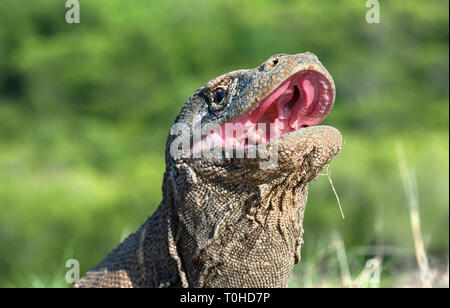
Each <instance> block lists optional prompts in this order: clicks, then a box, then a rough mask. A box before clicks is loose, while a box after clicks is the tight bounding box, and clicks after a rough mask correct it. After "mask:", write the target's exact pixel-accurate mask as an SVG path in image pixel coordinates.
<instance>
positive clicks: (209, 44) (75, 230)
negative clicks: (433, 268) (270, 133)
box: [0, 0, 449, 286]
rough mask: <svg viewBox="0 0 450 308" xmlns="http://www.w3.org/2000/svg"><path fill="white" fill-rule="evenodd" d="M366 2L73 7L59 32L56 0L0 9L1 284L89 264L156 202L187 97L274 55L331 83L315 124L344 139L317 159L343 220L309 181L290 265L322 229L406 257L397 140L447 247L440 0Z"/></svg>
mask: <svg viewBox="0 0 450 308" xmlns="http://www.w3.org/2000/svg"><path fill="white" fill-rule="evenodd" d="M380 2H381V4H380V7H381V24H367V23H366V22H365V14H366V11H367V8H366V7H365V5H364V3H365V1H356V0H345V1H320V2H318V1H313V0H307V1H288V0H286V1H280V2H274V1H268V0H253V1H234V0H233V1H230V0H228V1H226V0H223V1H201V0H194V1H183V0H178V1H148V0H145V1H144V0H139V1H138V0H135V1H129V2H127V1H118V0H97V1H84V0H80V5H81V23H80V24H76V25H75V24H72V25H71V24H66V23H65V20H64V16H65V12H66V8H65V7H64V2H63V1H55V0H53V1H52V0H46V1H31V0H28V1H16V0H2V1H1V2H0V212H1V215H0V239H1V241H0V285H2V286H44V285H47V286H64V282H63V279H64V278H63V277H64V270H65V269H64V264H65V260H66V259H67V258H77V259H79V260H80V263H81V267H82V270H83V271H85V270H87V269H88V268H89V267H90V266H92V265H94V264H95V263H96V262H98V261H99V260H100V259H101V258H102V257H103V256H104V255H105V254H106V253H107V252H108V251H109V250H110V249H111V248H113V247H114V246H115V245H116V244H117V243H118V241H119V240H120V239H121V238H122V237H123V236H125V235H127V234H128V233H129V232H132V231H134V230H135V229H136V228H137V227H138V226H139V224H141V223H142V222H143V221H144V220H145V217H146V215H150V214H151V213H152V212H153V211H154V210H155V208H156V207H157V205H158V204H159V201H160V199H161V192H160V187H161V179H162V173H163V171H164V159H163V151H164V146H165V138H166V136H167V134H168V130H169V127H170V125H171V124H172V122H173V120H174V118H175V116H176V114H177V113H178V110H179V109H180V107H181V106H182V104H183V103H184V101H185V100H186V99H187V98H188V97H189V96H190V94H192V93H193V91H194V90H196V89H197V88H198V87H200V86H201V85H203V84H204V83H205V82H207V81H208V80H209V79H211V78H213V77H216V76H217V75H219V74H222V73H225V72H228V71H231V70H234V69H240V68H247V67H254V66H256V65H259V64H260V63H262V62H263V61H264V60H265V59H266V58H268V57H269V56H270V55H272V54H275V53H280V52H285V53H299V52H304V51H311V52H314V53H315V54H316V55H318V56H319V58H320V59H321V61H322V62H323V63H324V65H325V66H326V67H327V68H328V70H329V71H330V73H331V74H332V75H333V77H334V79H335V82H336V86H337V100H336V104H335V107H334V109H333V111H332V112H331V114H330V115H329V117H328V118H327V119H326V120H325V121H324V124H328V125H333V126H335V127H337V128H339V129H340V130H341V132H342V134H343V136H344V139H345V140H346V143H345V145H344V148H343V150H342V153H341V154H340V155H339V156H338V157H337V158H336V159H335V160H334V162H333V163H332V166H331V167H332V171H333V181H334V183H335V185H336V189H337V192H338V193H339V196H340V199H341V201H342V205H343V207H344V211H345V214H346V219H345V220H342V218H341V217H340V214H339V211H338V207H337V203H336V201H335V199H334V195H333V193H332V191H331V188H330V186H329V184H328V181H327V179H326V178H324V177H319V181H318V183H312V185H311V193H310V197H309V203H308V209H307V212H306V219H305V229H306V233H305V243H306V245H305V247H304V248H305V249H304V257H303V260H304V261H305V262H308V260H311V259H312V258H314V256H315V253H316V248H317V246H316V244H315V243H318V242H320V241H323V239H326V238H328V237H329V236H330V234H331V232H332V231H333V230H336V229H337V230H339V232H340V233H342V234H343V238H344V241H345V243H346V245H347V246H348V247H354V246H364V245H372V244H374V243H378V242H380V241H381V242H382V243H383V244H385V245H393V246H398V247H402V248H405V249H407V250H410V251H412V250H413V243H412V238H411V233H410V231H409V230H410V226H409V217H408V208H407V202H406V198H405V196H404V194H403V191H402V184H401V179H400V174H399V171H398V165H397V158H396V150H395V144H396V142H397V141H402V142H403V144H404V146H405V152H406V156H407V159H408V162H409V164H410V166H412V167H413V168H414V169H415V170H416V174H417V178H418V185H419V198H420V205H421V209H420V210H421V216H422V219H423V222H422V223H423V230H424V233H425V239H428V241H427V244H428V247H427V248H428V249H429V251H431V252H433V253H436V254H442V253H444V254H448V231H449V229H448V209H449V207H448V204H449V191H448V184H449V183H448V182H449V181H448V180H449V173H448V171H449V166H448V159H449V153H448V140H449V139H448V123H449V122H448V115H449V113H448V112H449V111H448V106H449V102H448V81H449V80H448V79H449V78H448V77H449V75H448V65H449V61H448V2H447V1H445V0H442V1H426V2H424V1H418V0H417V1H380ZM380 222H382V225H383V232H382V238H381V239H380V238H378V237H377V236H376V232H375V229H376V228H375V226H376V225H377V223H380ZM68 252H70V254H69V253H68ZM55 277H56V278H55Z"/></svg>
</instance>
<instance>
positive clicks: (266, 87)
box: [201, 53, 335, 148]
mask: <svg viewBox="0 0 450 308" xmlns="http://www.w3.org/2000/svg"><path fill="white" fill-rule="evenodd" d="M266 63H273V58H270V59H269V60H268V61H266V62H265V64H263V65H262V66H261V68H262V69H261V68H259V69H255V70H256V72H253V73H251V74H250V76H248V78H244V79H245V81H244V82H245V83H246V84H248V85H247V86H246V87H244V88H243V89H242V90H241V92H240V93H239V95H238V96H237V97H236V98H235V100H234V102H233V106H231V108H230V109H229V110H227V114H226V116H224V118H223V119H222V120H223V121H221V123H222V124H219V127H218V129H216V130H215V131H214V132H212V133H210V134H209V135H207V136H205V137H204V138H203V140H202V143H203V145H202V146H201V147H202V148H204V147H206V148H211V147H212V146H215V145H221V146H222V147H248V146H251V145H255V144H267V143H271V142H274V141H275V140H277V139H279V138H282V137H283V136H284V135H286V134H288V133H291V132H294V131H296V130H299V129H302V128H304V127H309V126H314V125H317V124H319V123H320V122H321V121H322V120H323V119H324V118H325V117H326V116H327V114H328V113H329V111H330V110H331V108H332V106H333V104H334V99H335V85H334V82H333V79H332V77H331V76H330V74H329V73H328V71H327V70H326V69H325V68H324V67H323V65H322V64H321V63H320V62H319V61H318V59H317V57H315V56H314V55H312V54H309V53H306V54H298V55H279V56H277V65H276V66H275V67H267V65H266ZM255 70H251V71H250V72H252V71H255ZM249 79H250V80H251V82H248V80H249Z"/></svg>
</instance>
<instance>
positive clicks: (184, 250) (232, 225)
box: [76, 53, 342, 287]
mask: <svg viewBox="0 0 450 308" xmlns="http://www.w3.org/2000/svg"><path fill="white" fill-rule="evenodd" d="M304 70H309V71H316V72H318V73H320V74H322V75H323V76H325V78H327V79H328V81H329V82H330V84H331V87H332V89H331V91H332V95H333V101H334V95H335V91H334V83H333V81H332V78H331V76H330V75H329V73H328V72H327V71H326V70H325V68H324V67H323V66H322V64H321V63H320V62H319V60H318V59H317V57H316V56H314V55H313V54H311V53H304V54H297V55H285V54H280V55H274V56H272V57H270V58H269V59H268V60H267V61H265V62H264V63H263V64H262V65H261V66H258V67H256V68H254V69H249V70H239V71H234V72H230V73H227V74H225V75H222V76H220V77H218V78H216V79H214V80H212V81H210V82H208V84H207V85H206V86H205V87H202V88H200V89H199V90H197V91H196V92H195V93H194V94H193V95H192V97H191V98H190V99H189V100H188V101H187V102H186V103H185V105H184V106H183V108H182V109H181V112H180V114H179V115H178V117H177V119H176V120H175V123H188V124H189V125H190V126H191V127H199V126H203V125H205V123H218V124H220V125H221V124H224V123H229V122H231V121H233V120H235V119H238V118H239V117H240V116H242V115H244V114H246V113H247V112H249V111H250V110H252V108H254V107H255V106H256V105H258V103H259V102H260V101H261V100H263V99H264V98H265V97H267V96H268V95H269V94H270V93H272V92H273V91H274V90H275V89H276V88H277V87H278V86H280V84H282V82H283V81H285V80H286V79H287V78H289V77H290V76H292V75H293V74H295V73H297V72H299V71H304ZM218 87H221V88H223V89H225V91H226V96H225V98H224V99H223V101H221V102H220V103H219V102H217V101H215V98H214V93H215V91H216V89H217V88H218ZM176 137H177V136H175V135H170V136H169V137H168V140H167V146H166V171H165V174H164V181H163V186H162V192H163V199H162V202H161V204H160V206H159V208H158V209H157V211H156V212H155V214H153V216H151V217H150V218H149V219H148V220H147V221H146V222H145V223H144V224H143V225H142V226H141V228H140V229H139V230H138V231H137V232H136V233H133V234H132V235H130V236H129V237H128V238H127V239H125V240H124V242H123V243H122V244H120V245H119V246H118V247H117V248H116V249H114V250H113V251H112V252H111V253H110V254H108V256H107V257H106V258H105V259H104V260H103V261H102V262H101V263H100V264H98V265H97V266H95V267H94V268H93V269H91V270H90V271H89V272H88V273H87V274H86V275H85V276H84V277H83V279H82V280H81V281H80V282H79V283H78V284H77V285H76V287H286V286H287V283H288V278H289V275H290V272H291V270H292V268H293V266H294V264H295V263H298V262H299V260H300V249H301V246H302V243H303V240H302V237H303V227H302V223H303V214H304V210H305V205H306V199H307V191H308V182H309V181H311V180H312V179H314V178H315V177H316V176H317V175H318V174H319V172H320V171H321V170H322V169H323V168H324V166H326V165H327V164H328V163H329V162H330V161H331V160H332V159H333V158H334V156H335V155H336V154H337V153H338V152H339V151H340V149H341V144H342V138H341V135H340V133H339V132H338V131H337V130H336V129H334V128H332V127H327V126H311V127H307V128H302V129H299V130H297V131H294V132H291V133H288V134H286V135H284V136H283V137H282V138H280V139H278V140H277V141H274V142H270V143H268V144H265V145H264V147H265V148H266V149H267V150H268V151H272V152H270V153H271V154H270V155H277V157H278V161H277V164H276V165H274V166H272V167H274V168H271V169H262V168H260V163H261V162H262V161H263V159H262V158H249V157H248V155H247V154H246V156H245V157H244V158H227V157H225V156H222V157H216V158H192V157H181V158H176V159H175V158H174V157H173V156H172V155H171V154H170V146H171V144H172V143H173V141H174V140H175V138H176ZM271 157H272V156H271Z"/></svg>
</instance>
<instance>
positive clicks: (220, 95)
mask: <svg viewBox="0 0 450 308" xmlns="http://www.w3.org/2000/svg"><path fill="white" fill-rule="evenodd" d="M225 94H226V93H225V90H224V89H222V88H218V89H217V90H216V91H215V92H214V101H215V102H216V103H220V102H221V101H222V100H223V99H224V97H225Z"/></svg>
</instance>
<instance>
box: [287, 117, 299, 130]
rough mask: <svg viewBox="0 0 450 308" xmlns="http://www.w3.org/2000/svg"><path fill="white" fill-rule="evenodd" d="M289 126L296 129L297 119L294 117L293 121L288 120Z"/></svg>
mask: <svg viewBox="0 0 450 308" xmlns="http://www.w3.org/2000/svg"><path fill="white" fill-rule="evenodd" d="M289 126H290V127H291V128H293V129H297V127H298V119H295V121H294V122H289Z"/></svg>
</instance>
